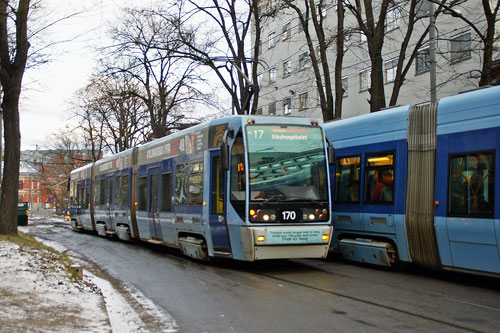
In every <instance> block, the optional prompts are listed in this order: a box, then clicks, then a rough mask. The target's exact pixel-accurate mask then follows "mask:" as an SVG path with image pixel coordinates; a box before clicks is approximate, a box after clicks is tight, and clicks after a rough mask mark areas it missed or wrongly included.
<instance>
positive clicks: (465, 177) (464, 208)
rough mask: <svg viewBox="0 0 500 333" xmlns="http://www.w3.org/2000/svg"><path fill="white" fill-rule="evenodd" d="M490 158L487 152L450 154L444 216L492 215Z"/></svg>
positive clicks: (492, 190)
mask: <svg viewBox="0 0 500 333" xmlns="http://www.w3.org/2000/svg"><path fill="white" fill-rule="evenodd" d="M493 161H494V156H493V153H491V152H485V153H472V154H463V155H455V156H451V157H450V164H449V165H450V167H449V174H448V215H452V216H477V217H492V216H493V207H494V198H493V193H494V183H495V175H494V173H493V170H494V169H493Z"/></svg>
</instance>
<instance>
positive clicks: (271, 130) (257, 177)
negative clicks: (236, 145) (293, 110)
mask: <svg viewBox="0 0 500 333" xmlns="http://www.w3.org/2000/svg"><path fill="white" fill-rule="evenodd" d="M246 132H247V140H248V154H249V175H250V179H249V183H250V201H254V202H272V201H326V200H328V194H327V193H328V183H327V178H326V177H327V173H326V162H325V150H324V137H323V132H322V130H321V128H319V127H309V126H288V125H248V126H247V128H246Z"/></svg>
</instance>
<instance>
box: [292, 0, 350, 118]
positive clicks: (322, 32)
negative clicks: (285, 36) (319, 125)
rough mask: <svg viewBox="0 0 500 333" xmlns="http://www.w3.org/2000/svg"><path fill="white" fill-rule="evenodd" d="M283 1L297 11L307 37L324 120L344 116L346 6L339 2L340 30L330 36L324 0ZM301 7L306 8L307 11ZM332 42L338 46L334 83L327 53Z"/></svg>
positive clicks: (338, 24)
mask: <svg viewBox="0 0 500 333" xmlns="http://www.w3.org/2000/svg"><path fill="white" fill-rule="evenodd" d="M283 2H284V3H286V5H287V6H288V7H290V8H292V9H293V10H294V11H295V12H296V14H297V16H298V18H299V21H300V25H301V27H302V31H303V33H304V36H305V38H306V42H307V47H308V49H309V58H310V63H311V67H312V69H313V72H314V78H315V82H316V88H317V89H318V95H319V104H320V106H321V112H322V114H323V120H325V121H327V120H332V119H340V118H341V117H342V98H343V94H344V92H343V89H342V64H343V57H344V36H343V34H344V7H343V5H342V3H341V2H340V7H339V8H338V11H337V32H336V33H335V34H330V35H328V34H327V29H326V28H325V26H324V23H325V17H324V15H323V9H324V8H325V6H326V1H325V0H320V1H319V2H318V1H317V0H303V2H298V1H292V0H283ZM299 3H300V4H301V5H299ZM302 8H305V10H303V9H302ZM310 23H312V27H313V29H312V31H311V29H310V28H309V24H310ZM333 44H335V45H336V58H335V73H336V74H337V76H336V77H335V80H334V82H332V79H331V74H330V64H329V61H328V60H329V58H328V55H327V51H328V48H329V47H330V46H331V45H333ZM337 78H338V80H337ZM333 83H336V84H335V85H334V89H335V96H336V99H334V98H333V90H334V89H333ZM335 101H336V102H335Z"/></svg>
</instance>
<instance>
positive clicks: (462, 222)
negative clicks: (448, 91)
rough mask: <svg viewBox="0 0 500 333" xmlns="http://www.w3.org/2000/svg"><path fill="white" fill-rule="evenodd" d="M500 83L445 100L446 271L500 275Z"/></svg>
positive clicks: (438, 216) (441, 137)
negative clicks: (499, 179)
mask: <svg viewBox="0 0 500 333" xmlns="http://www.w3.org/2000/svg"><path fill="white" fill-rule="evenodd" d="M499 95H500V87H495V88H488V89H483V90H479V91H475V92H471V93H467V94H463V95H459V96H455V97H449V98H446V99H443V100H441V101H440V104H439V107H438V111H439V113H438V129H437V134H438V148H437V163H436V165H437V172H436V192H435V198H436V207H435V224H436V237H437V242H438V247H439V253H440V259H441V263H442V265H443V268H445V269H454V270H465V271H469V272H480V273H488V274H490V273H491V274H499V273H500V246H499V244H500V238H499V233H500V223H499V221H500V220H499V218H500V213H499V211H498V209H497V207H500V188H499V184H498V182H497V181H496V177H497V175H498V174H499V172H500V170H499V166H500V157H499V153H498V152H499V148H500V142H499V139H500V103H499V100H498V96H499Z"/></svg>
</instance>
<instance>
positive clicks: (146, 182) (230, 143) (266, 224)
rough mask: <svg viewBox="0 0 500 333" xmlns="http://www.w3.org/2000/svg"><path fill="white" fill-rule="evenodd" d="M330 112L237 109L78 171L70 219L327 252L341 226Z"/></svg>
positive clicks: (91, 225) (191, 239)
mask: <svg viewBox="0 0 500 333" xmlns="http://www.w3.org/2000/svg"><path fill="white" fill-rule="evenodd" d="M321 125H322V124H321V121H319V120H315V119H313V120H311V119H305V118H290V117H262V116H231V117H225V118H221V119H217V120H212V121H210V122H209V123H207V124H203V125H198V126H195V127H192V128H189V129H186V130H183V131H180V132H177V133H175V134H172V135H170V136H167V137H164V138H161V139H158V140H155V141H152V142H149V143H147V144H144V145H142V146H139V147H136V148H133V149H130V150H127V151H124V152H121V153H119V154H116V155H114V156H110V157H106V158H104V159H102V160H99V161H97V162H95V163H93V164H91V165H87V166H84V167H82V168H79V169H76V170H74V171H73V172H72V173H71V182H70V195H71V207H70V216H71V224H72V227H73V229H74V230H82V229H84V230H91V231H96V232H97V233H98V234H99V235H101V236H117V237H118V238H120V239H122V240H130V239H140V240H143V241H147V242H152V243H157V244H162V245H166V246H170V247H175V248H179V249H181V251H182V252H183V253H184V254H185V255H187V256H190V257H193V258H198V259H206V258H209V257H225V258H232V259H237V260H248V261H254V260H260V259H274V258H324V257H326V255H327V254H328V250H329V246H330V239H331V234H332V227H331V218H330V216H331V214H330V202H331V201H330V192H329V176H328V158H327V157H328V156H329V155H328V152H329V151H332V148H331V147H328V144H327V141H325V140H326V137H325V135H324V133H323V129H322V127H321Z"/></svg>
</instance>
